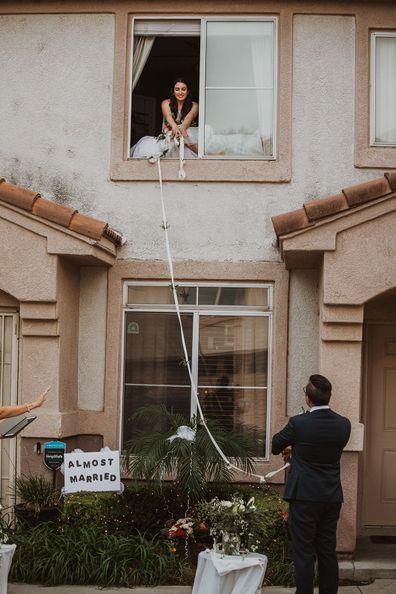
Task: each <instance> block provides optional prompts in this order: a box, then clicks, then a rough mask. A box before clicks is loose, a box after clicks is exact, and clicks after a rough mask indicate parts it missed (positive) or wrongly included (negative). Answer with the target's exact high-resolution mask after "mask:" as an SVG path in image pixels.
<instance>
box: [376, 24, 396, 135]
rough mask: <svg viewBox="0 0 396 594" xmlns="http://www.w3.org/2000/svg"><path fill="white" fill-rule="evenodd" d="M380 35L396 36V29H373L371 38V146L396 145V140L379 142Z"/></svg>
mask: <svg viewBox="0 0 396 594" xmlns="http://www.w3.org/2000/svg"><path fill="white" fill-rule="evenodd" d="M379 37H393V38H396V31H373V32H372V33H371V40H370V146H396V142H378V141H376V140H375V133H376V129H375V128H376V117H375V116H376V101H375V96H376V92H375V91H376V80H375V78H376V67H375V65H376V64H375V63H376V47H377V45H376V42H377V39H378V38H379Z"/></svg>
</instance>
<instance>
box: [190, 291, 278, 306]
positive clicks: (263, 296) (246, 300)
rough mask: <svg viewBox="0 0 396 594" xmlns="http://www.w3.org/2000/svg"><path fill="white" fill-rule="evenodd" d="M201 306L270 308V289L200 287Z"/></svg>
mask: <svg viewBox="0 0 396 594" xmlns="http://www.w3.org/2000/svg"><path fill="white" fill-rule="evenodd" d="M198 295H199V297H198V299H199V304H200V305H262V306H264V307H266V306H268V289H266V288H260V289H254V288H244V287H199V293H198Z"/></svg>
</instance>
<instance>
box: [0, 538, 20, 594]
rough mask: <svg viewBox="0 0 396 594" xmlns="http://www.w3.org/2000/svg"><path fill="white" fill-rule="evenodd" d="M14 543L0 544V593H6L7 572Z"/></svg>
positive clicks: (14, 546)
mask: <svg viewBox="0 0 396 594" xmlns="http://www.w3.org/2000/svg"><path fill="white" fill-rule="evenodd" d="M15 549H16V545H14V544H11V545H0V594H7V584H8V572H9V571H10V567H11V561H12V558H13V556H14V552H15Z"/></svg>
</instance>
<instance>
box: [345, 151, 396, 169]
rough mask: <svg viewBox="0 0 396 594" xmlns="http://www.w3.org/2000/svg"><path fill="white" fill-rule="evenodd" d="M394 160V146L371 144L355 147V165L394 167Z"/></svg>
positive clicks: (380, 167)
mask: <svg viewBox="0 0 396 594" xmlns="http://www.w3.org/2000/svg"><path fill="white" fill-rule="evenodd" d="M395 162H396V146H394V145H387V146H386V145H372V146H366V147H365V148H363V147H357V148H356V156H355V166H356V167H362V168H364V167H367V168H373V169H376V168H378V169H388V168H389V169H394V168H395Z"/></svg>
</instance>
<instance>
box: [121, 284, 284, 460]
mask: <svg viewBox="0 0 396 594" xmlns="http://www.w3.org/2000/svg"><path fill="white" fill-rule="evenodd" d="M180 284H181V285H183V286H187V287H220V288H221V287H224V288H249V289H250V288H265V289H267V290H268V305H267V306H251V305H239V306H218V309H216V307H215V306H213V305H201V306H200V305H191V304H189V305H181V306H180V311H181V313H183V314H184V313H186V314H191V315H192V318H193V320H192V321H193V323H192V328H193V333H192V345H191V362H192V364H191V372H192V376H193V379H194V382H195V386H196V387H197V388H198V383H197V382H198V350H197V347H198V341H199V319H200V316H204V315H213V316H230V314H233V315H235V316H238V317H262V318H267V319H268V351H267V385H266V386H265V387H262V386H260V387H258V388H257V389H260V390H266V398H267V401H266V419H265V453H266V455H265V456H259V457H255V460H257V461H258V462H268V461H269V459H270V432H271V404H272V398H271V397H272V349H273V284H272V283H260V282H258V283H249V282H246V283H243V282H242V283H239V282H238V283H234V282H204V281H202V282H191V281H186V282H184V281H180ZM130 286H150V287H153V286H156V287H157V286H170V282H169V281H130V280H129V281H125V282H124V284H123V300H122V332H121V335H122V342H121V381H120V388H121V399H120V419H119V433H118V435H119V449H120V451H122V449H123V443H122V442H123V421H124V400H125V386H126V383H125V366H126V361H125V337H126V319H127V314H128V313H129V312H131V311H134V312H145V313H147V312H152V313H164V312H168V313H172V314H174V315H175V316H176V309H175V305H174V304H172V303H170V304H136V306H133V304H129V303H128V288H129V287H130ZM197 330H198V331H197ZM242 387H243V388H247V387H246V386H242ZM190 390H191V395H190V415H191V417H192V416H193V415H194V414H196V412H197V404H196V402H195V399H194V396H193V393H192V388H191V386H190Z"/></svg>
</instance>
